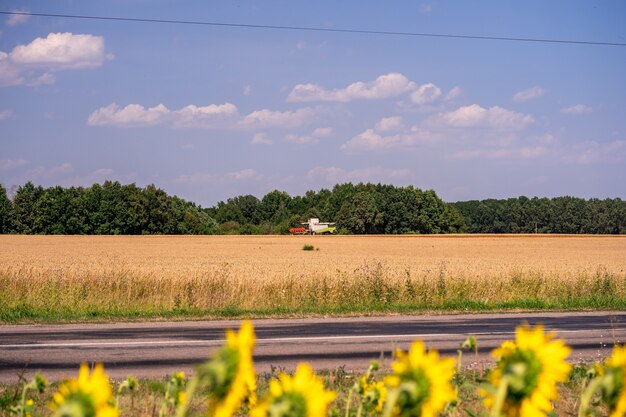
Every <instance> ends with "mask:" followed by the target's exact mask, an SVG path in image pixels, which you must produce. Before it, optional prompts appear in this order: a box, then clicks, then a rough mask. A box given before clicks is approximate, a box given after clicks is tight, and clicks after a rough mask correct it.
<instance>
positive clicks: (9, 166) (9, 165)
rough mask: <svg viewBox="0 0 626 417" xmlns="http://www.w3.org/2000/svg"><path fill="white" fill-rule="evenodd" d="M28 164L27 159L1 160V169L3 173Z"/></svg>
mask: <svg viewBox="0 0 626 417" xmlns="http://www.w3.org/2000/svg"><path fill="white" fill-rule="evenodd" d="M26 164H28V161H27V160H25V159H0V169H1V170H2V171H11V170H13V169H16V168H19V167H21V166H24V165H26Z"/></svg>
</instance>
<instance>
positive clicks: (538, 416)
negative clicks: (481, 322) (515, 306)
mask: <svg viewBox="0 0 626 417" xmlns="http://www.w3.org/2000/svg"><path fill="white" fill-rule="evenodd" d="M553 339H554V334H552V333H548V334H546V333H544V331H543V326H541V325H539V326H537V327H535V328H534V329H533V328H530V327H529V326H520V327H518V328H517V329H516V330H515V342H512V341H506V342H504V343H503V344H502V345H501V346H500V347H499V348H497V349H494V351H493V352H492V356H494V357H495V358H496V359H497V360H498V364H497V366H496V368H495V369H494V370H493V372H492V373H491V374H490V376H489V380H490V382H491V384H492V385H493V391H488V390H481V393H482V394H483V396H484V397H485V404H486V405H487V407H489V408H493V406H494V404H496V403H498V407H501V410H499V411H501V412H502V414H503V415H505V416H508V417H516V416H520V417H542V416H545V415H546V414H547V413H549V412H550V411H552V401H553V400H555V399H556V398H557V396H558V393H557V387H556V385H557V383H558V382H565V381H566V380H567V377H568V375H569V372H570V370H571V366H570V365H569V364H568V363H567V362H566V361H565V359H566V358H567V356H568V355H569V353H570V351H571V349H570V348H569V347H567V346H566V345H565V343H563V341H561V340H553ZM498 388H500V396H501V398H500V399H499V400H500V401H497V400H498V393H497V392H496V391H497V389H498Z"/></svg>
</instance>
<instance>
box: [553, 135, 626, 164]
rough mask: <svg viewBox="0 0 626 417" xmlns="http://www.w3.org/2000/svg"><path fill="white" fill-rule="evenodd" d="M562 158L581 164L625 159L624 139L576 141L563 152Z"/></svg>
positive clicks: (625, 145) (625, 142)
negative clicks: (576, 142)
mask: <svg viewBox="0 0 626 417" xmlns="http://www.w3.org/2000/svg"><path fill="white" fill-rule="evenodd" d="M563 159H564V160H565V161H567V162H573V163H576V164H581V165H586V164H591V163H595V162H606V161H623V160H626V140H616V141H612V142H605V143H603V142H597V141H588V142H583V143H578V144H575V145H573V146H572V148H571V150H570V151H569V152H567V153H565V154H564V157H563Z"/></svg>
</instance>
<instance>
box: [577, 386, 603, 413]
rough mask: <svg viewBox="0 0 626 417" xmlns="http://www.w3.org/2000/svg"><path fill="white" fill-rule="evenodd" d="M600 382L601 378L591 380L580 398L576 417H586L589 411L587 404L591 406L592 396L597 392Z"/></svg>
mask: <svg viewBox="0 0 626 417" xmlns="http://www.w3.org/2000/svg"><path fill="white" fill-rule="evenodd" d="M601 382H602V378H601V377H597V378H594V379H592V380H591V382H590V383H589V385H587V388H586V389H585V391H583V394H582V395H581V397H580V408H579V409H578V417H587V413H588V411H589V404H591V398H592V397H593V394H595V392H596V391H597V390H598V387H599V386H600V383H601Z"/></svg>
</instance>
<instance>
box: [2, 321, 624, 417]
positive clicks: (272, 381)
mask: <svg viewBox="0 0 626 417" xmlns="http://www.w3.org/2000/svg"><path fill="white" fill-rule="evenodd" d="M478 343H480V340H478V341H477V340H476V339H475V338H473V337H469V338H468V340H467V341H466V342H465V343H463V344H462V345H461V346H459V351H458V353H459V354H458V358H456V359H454V358H445V357H442V356H440V355H439V353H438V352H437V351H436V350H430V349H428V347H427V346H425V345H424V344H423V343H422V342H421V341H419V340H416V341H415V342H413V344H412V345H411V346H410V348H409V350H408V351H406V352H405V351H402V350H397V351H396V352H395V353H394V357H393V358H392V361H391V364H389V363H388V362H387V361H386V360H385V359H384V358H381V360H383V363H382V364H380V363H379V362H378V361H372V363H371V365H370V367H369V369H368V370H367V371H366V372H364V373H355V372H349V371H346V370H345V369H344V368H343V367H340V368H337V369H334V370H330V371H321V372H318V373H315V372H314V371H313V370H312V369H311V367H310V366H309V365H307V364H306V363H301V364H299V365H298V366H297V369H296V370H295V372H286V371H285V370H283V369H280V368H275V367H272V369H271V371H270V372H266V373H262V374H256V373H255V369H254V363H253V350H254V345H255V336H254V331H253V328H252V325H251V323H250V322H243V324H242V327H241V329H240V330H239V332H237V333H235V332H232V331H229V332H228V333H227V341H226V343H225V344H224V346H223V347H222V348H221V349H219V350H218V351H217V352H216V353H215V354H214V356H213V357H212V358H211V359H209V360H208V361H207V362H206V363H204V364H201V365H198V366H197V367H196V369H195V371H194V373H193V375H190V376H189V375H185V374H184V373H182V372H178V373H175V374H173V375H172V376H171V377H168V378H164V379H156V380H155V379H152V380H139V381H137V380H136V379H135V378H133V377H128V378H127V379H125V380H123V381H109V379H108V377H107V375H106V371H105V369H104V368H103V367H102V365H100V364H97V365H95V367H93V368H92V369H90V367H89V366H88V365H87V364H83V365H82V366H81V368H80V371H79V372H78V376H77V377H76V378H75V379H71V380H68V381H64V382H61V383H58V382H57V383H54V384H52V385H48V381H46V379H45V376H43V375H40V374H36V375H35V376H34V378H33V379H32V380H30V381H29V380H24V381H23V382H20V383H17V384H15V385H4V386H0V416H7V417H8V416H15V415H16V416H27V415H28V416H32V417H39V416H50V417H60V416H63V417H79V416H86V415H91V416H96V417H98V416H101V417H104V416H117V415H119V416H133V417H134V416H146V417H147V416H150V417H157V416H158V417H166V416H176V417H185V416H188V417H192V416H206V415H208V416H217V417H231V416H233V415H250V416H252V417H327V416H346V417H368V416H371V417H374V416H376V417H378V416H381V417H401V416H407V417H408V416H423V417H435V416H441V417H460V416H467V417H476V416H485V417H487V416H488V417H502V416H507V417H534V416H567V415H571V416H579V417H587V416H599V415H610V416H611V417H620V416H624V414H625V413H626V384H624V375H626V348H625V347H622V346H617V345H616V346H615V347H614V350H613V354H612V355H611V356H610V357H609V358H607V359H605V360H604V361H603V362H601V363H591V364H581V365H578V366H572V365H571V364H570V363H568V362H567V359H568V357H569V355H570V353H571V350H570V348H569V347H568V346H566V345H565V344H564V343H563V342H562V341H561V340H559V339H556V338H555V336H554V335H553V334H550V333H545V332H544V330H543V328H542V327H541V326H537V327H535V328H531V327H528V326H526V325H522V326H520V327H518V328H517V329H516V336H515V340H512V341H506V342H504V343H503V344H502V345H501V346H500V347H499V348H497V349H495V350H494V351H493V352H492V356H493V358H494V359H495V361H496V363H495V366H494V367H491V368H484V367H483V366H482V365H479V364H478V363H475V362H472V361H471V357H472V350H475V349H477V348H478ZM464 352H465V353H466V359H464V356H463V354H464ZM468 358H470V359H468Z"/></svg>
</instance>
